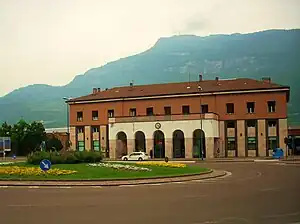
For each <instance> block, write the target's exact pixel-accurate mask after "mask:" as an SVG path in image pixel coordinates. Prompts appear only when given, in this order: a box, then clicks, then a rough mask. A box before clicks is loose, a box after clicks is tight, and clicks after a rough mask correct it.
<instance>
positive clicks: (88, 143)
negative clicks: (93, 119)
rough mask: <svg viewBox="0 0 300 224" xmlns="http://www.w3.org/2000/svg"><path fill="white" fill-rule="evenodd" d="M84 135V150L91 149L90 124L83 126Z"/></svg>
mask: <svg viewBox="0 0 300 224" xmlns="http://www.w3.org/2000/svg"><path fill="white" fill-rule="evenodd" d="M84 136H85V140H84V141H85V143H84V146H85V150H86V151H91V126H85V127H84Z"/></svg>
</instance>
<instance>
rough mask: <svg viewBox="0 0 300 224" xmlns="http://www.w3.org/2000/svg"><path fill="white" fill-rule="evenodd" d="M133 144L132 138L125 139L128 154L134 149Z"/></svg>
mask: <svg viewBox="0 0 300 224" xmlns="http://www.w3.org/2000/svg"><path fill="white" fill-rule="evenodd" d="M134 146H135V144H134V139H127V154H128V155H129V154H130V153H132V152H134V151H135V148H134Z"/></svg>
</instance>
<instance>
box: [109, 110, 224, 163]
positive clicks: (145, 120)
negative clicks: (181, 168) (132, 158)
mask: <svg viewBox="0 0 300 224" xmlns="http://www.w3.org/2000/svg"><path fill="white" fill-rule="evenodd" d="M108 129H109V150H110V158H113V159H118V158H120V157H121V156H122V155H121V154H120V153H119V152H120V150H119V149H118V145H120V144H118V141H120V139H119V138H118V136H120V133H125V134H126V141H124V140H123V143H125V142H126V146H124V144H123V147H125V148H126V149H127V153H131V152H133V151H145V152H146V153H148V154H150V151H151V150H152V153H151V154H152V155H153V156H154V158H164V157H169V158H187V159H192V158H201V156H204V157H207V158H213V156H214V151H215V147H216V144H215V142H216V140H217V139H218V138H219V122H218V116H217V115H216V114H213V113H207V114H189V115H170V116H139V117H120V118H118V117H117V118H110V119H109V127H108Z"/></svg>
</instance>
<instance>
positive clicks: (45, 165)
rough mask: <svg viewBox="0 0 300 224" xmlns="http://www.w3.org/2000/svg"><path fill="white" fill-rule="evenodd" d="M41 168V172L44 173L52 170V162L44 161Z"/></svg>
mask: <svg viewBox="0 0 300 224" xmlns="http://www.w3.org/2000/svg"><path fill="white" fill-rule="evenodd" d="M40 168H41V170H43V171H48V170H50V168H51V162H50V160H48V159H43V160H42V161H41V162H40Z"/></svg>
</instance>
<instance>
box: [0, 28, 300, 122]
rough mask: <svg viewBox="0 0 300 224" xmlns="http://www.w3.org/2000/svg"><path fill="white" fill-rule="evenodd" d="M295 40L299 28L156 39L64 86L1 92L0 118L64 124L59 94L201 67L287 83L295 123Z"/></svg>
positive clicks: (174, 76)
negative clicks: (134, 53) (129, 54)
mask: <svg viewBox="0 0 300 224" xmlns="http://www.w3.org/2000/svg"><path fill="white" fill-rule="evenodd" d="M299 40H300V29H296V30H267V31H262V32H256V33H250V34H232V35H210V36H206V37H199V36H194V35H180V36H173V37H168V38H160V39H159V40H158V41H157V42H156V44H155V45H154V46H153V47H152V48H150V49H149V50H147V51H145V52H142V53H140V54H137V55H134V56H130V57H126V58H122V59H119V60H117V61H114V62H110V63H108V64H106V65H104V66H102V67H99V68H93V69H90V70H88V71H87V72H86V73H85V74H82V75H78V76H76V77H75V78H74V79H73V81H72V82H70V83H69V84H67V85H65V86H61V87H57V86H49V85H31V86H27V87H24V88H20V89H17V90H15V91H13V92H11V93H9V94H7V95H6V96H4V97H1V98H0V121H8V122H10V123H12V122H15V121H17V120H19V119H20V118H21V117H23V118H24V119H27V120H43V121H44V123H45V126H47V127H59V126H64V125H65V122H66V105H65V104H64V101H63V99H62V98H63V97H77V96H81V95H86V94H89V93H91V91H92V88H93V87H99V88H110V87H113V86H122V85H128V84H129V83H130V82H131V81H132V80H134V84H152V83H164V82H180V81H187V80H189V77H190V79H191V80H196V79H197V78H198V74H199V72H204V79H214V78H215V77H216V76H219V77H220V78H224V79H225V78H235V77H236V78H237V77H249V78H255V79H261V78H262V77H266V76H268V77H271V78H272V80H273V81H274V82H276V83H278V84H284V85H289V86H290V87H291V101H290V103H289V105H288V108H289V122H290V124H292V125H299V124H300V104H299V103H297V102H298V101H297V97H299V96H300V88H299V83H300V63H299V58H300V41H299ZM25 72H26V71H25ZM189 74H190V75H189Z"/></svg>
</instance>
